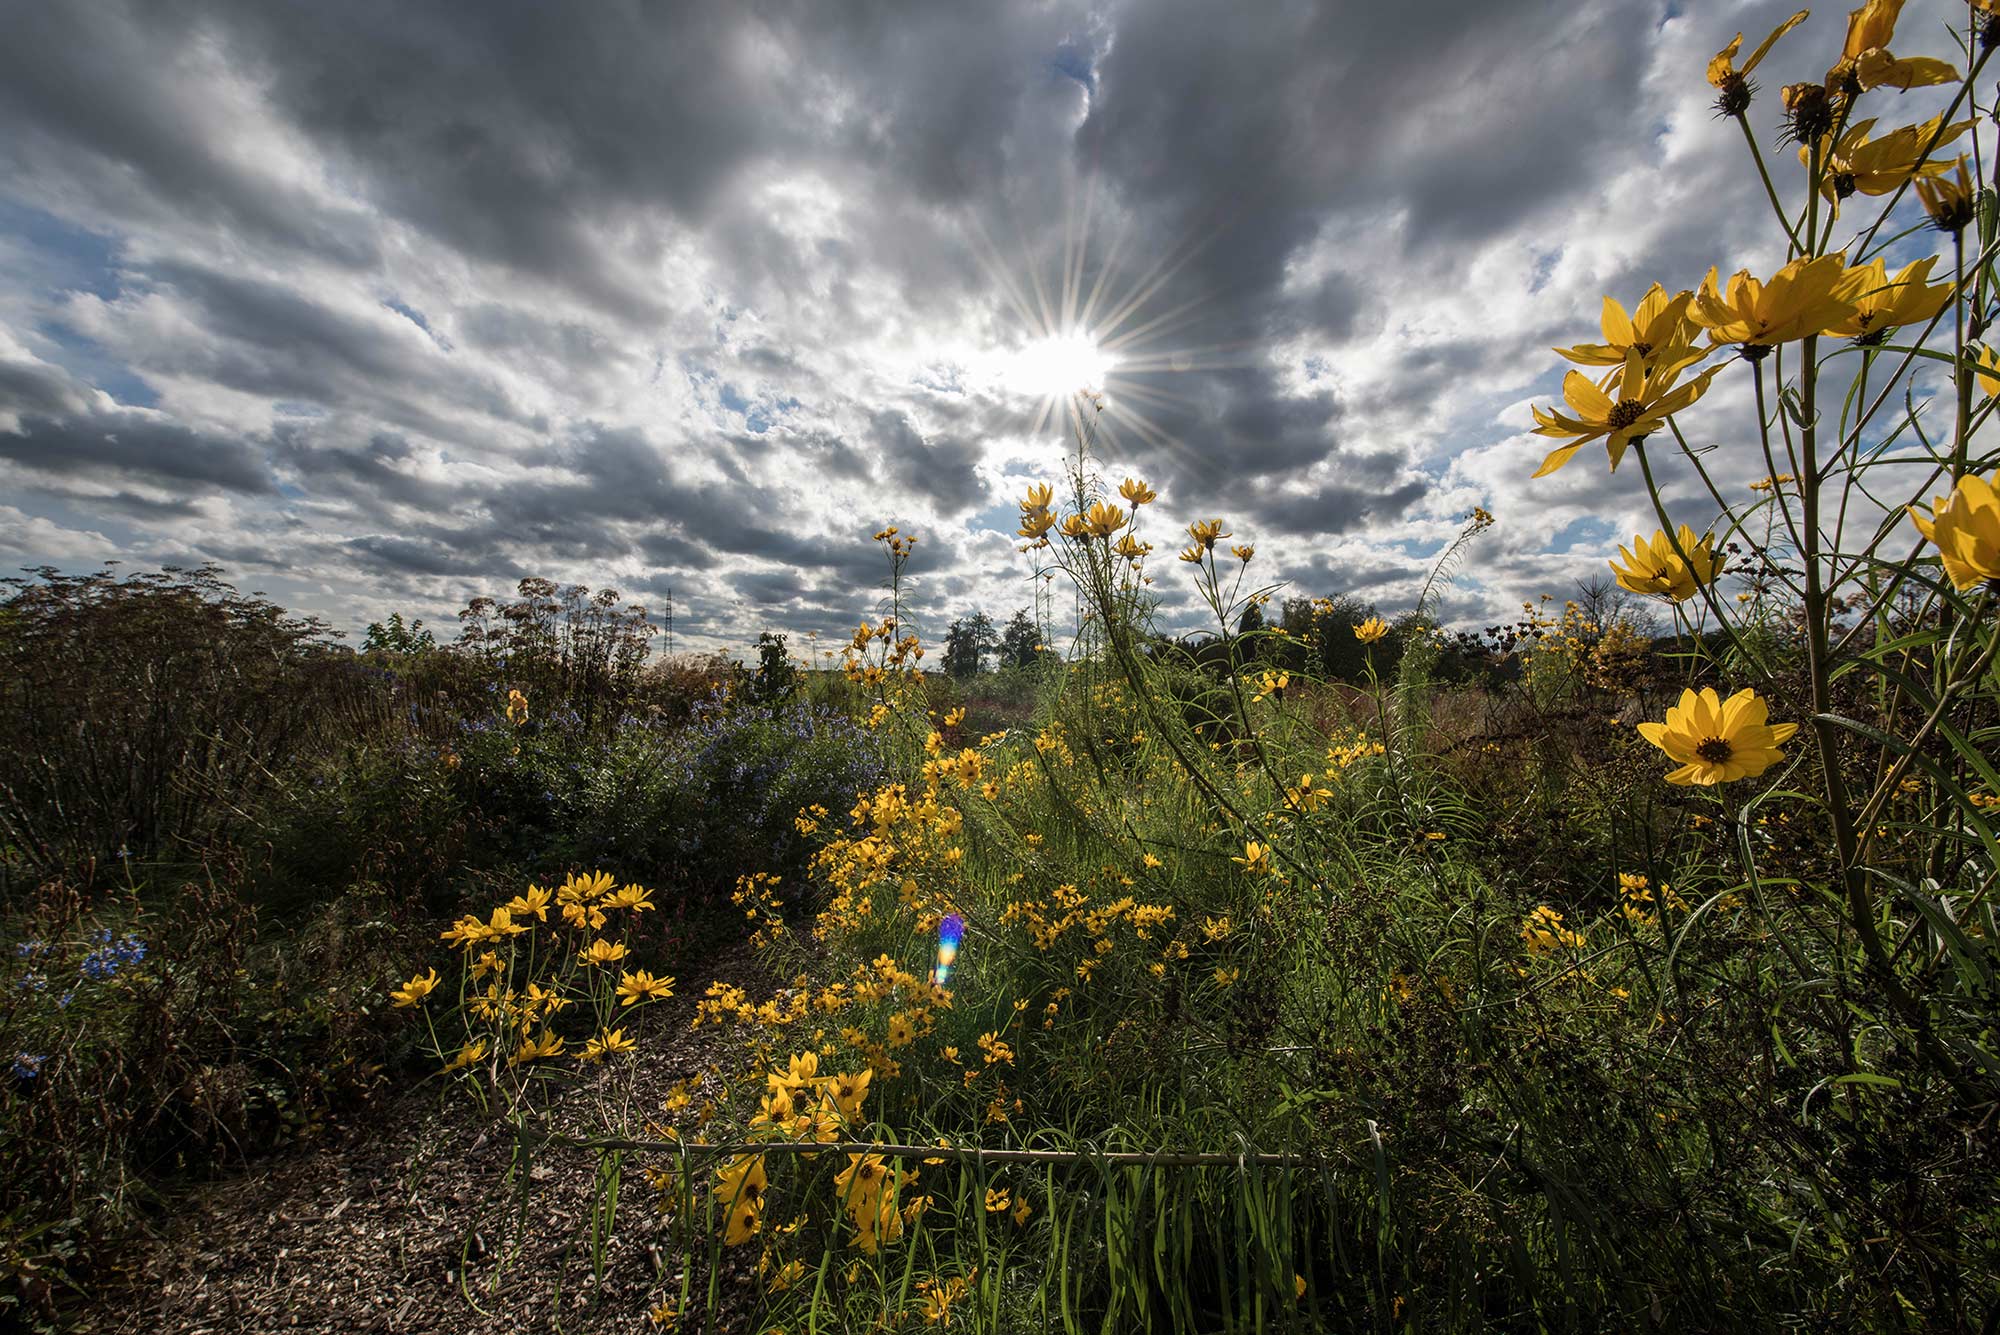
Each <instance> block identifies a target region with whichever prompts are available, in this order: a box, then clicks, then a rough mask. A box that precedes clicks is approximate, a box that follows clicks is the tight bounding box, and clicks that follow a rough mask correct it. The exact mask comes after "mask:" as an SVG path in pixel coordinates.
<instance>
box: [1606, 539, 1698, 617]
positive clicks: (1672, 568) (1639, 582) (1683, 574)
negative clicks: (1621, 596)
mask: <svg viewBox="0 0 2000 1335" xmlns="http://www.w3.org/2000/svg"><path fill="white" fill-rule="evenodd" d="M1675 537H1677V538H1678V539H1679V541H1680V551H1679V552H1676V551H1675V549H1674V539H1673V538H1669V537H1668V536H1667V534H1666V532H1665V531H1664V530H1662V531H1659V532H1656V533H1654V534H1653V536H1652V537H1651V538H1645V537H1640V536H1638V535H1636V534H1635V535H1633V538H1632V546H1631V548H1630V549H1629V550H1628V549H1627V548H1624V547H1620V548H1619V549H1618V555H1619V556H1621V557H1623V558H1624V561H1625V564H1624V565H1622V566H1621V565H1619V564H1618V562H1617V561H1612V562H1611V563H1610V565H1611V569H1612V572H1613V573H1614V574H1616V575H1617V577H1618V586H1619V587H1620V588H1624V589H1630V590H1631V591H1632V592H1634V593H1657V594H1661V595H1663V596H1665V597H1667V598H1670V599H1672V600H1673V601H1674V602H1677V603H1684V602H1686V601H1687V600H1688V599H1690V598H1692V597H1694V596H1695V594H1696V592H1698V591H1699V590H1700V589H1701V588H1703V587H1704V586H1706V585H1709V584H1713V583H1714V582H1715V578H1716V576H1717V575H1719V574H1720V573H1721V572H1722V566H1723V561H1722V558H1721V557H1719V556H1717V555H1716V554H1715V535H1714V534H1713V533H1705V534H1703V535H1702V536H1701V538H1700V540H1699V541H1697V540H1696V538H1695V536H1694V530H1693V529H1691V528H1689V527H1688V526H1687V525H1686V524H1682V525H1681V526H1680V528H1679V530H1678V531H1677V532H1676V534H1675ZM1681 553H1685V554H1686V559H1683V558H1682V555H1681Z"/></svg>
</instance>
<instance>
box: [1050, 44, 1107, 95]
mask: <svg viewBox="0 0 2000 1335" xmlns="http://www.w3.org/2000/svg"><path fill="white" fill-rule="evenodd" d="M1049 68H1050V69H1052V70H1054V71H1055V72H1056V73H1057V74H1060V75H1062V76H1063V77H1064V78H1065V79H1073V80H1075V81H1076V82H1077V83H1079V84H1081V85H1082V86H1083V89H1084V91H1086V92H1088V93H1092V94H1094V93H1096V92H1097V70H1096V69H1095V68H1094V67H1093V66H1092V64H1091V61H1090V53H1089V52H1088V51H1085V50H1084V49H1083V48H1082V47H1080V46H1076V45H1075V44H1073V43H1069V42H1065V43H1063V45H1061V46H1059V47H1057V48H1056V53H1055V54H1054V55H1053V56H1051V57H1049Z"/></svg>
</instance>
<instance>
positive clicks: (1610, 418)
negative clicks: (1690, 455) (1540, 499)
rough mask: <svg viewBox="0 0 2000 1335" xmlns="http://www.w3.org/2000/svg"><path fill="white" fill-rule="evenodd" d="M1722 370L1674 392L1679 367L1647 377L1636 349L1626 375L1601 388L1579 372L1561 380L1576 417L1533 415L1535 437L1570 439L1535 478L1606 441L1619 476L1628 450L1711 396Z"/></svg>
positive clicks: (1629, 355)
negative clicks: (1592, 444)
mask: <svg viewBox="0 0 2000 1335" xmlns="http://www.w3.org/2000/svg"><path fill="white" fill-rule="evenodd" d="M1710 337H1711V338H1712V337H1713V334H1711V335H1710ZM1721 369H1722V368H1721V367H1719V366H1711V367H1709V368H1708V369H1707V370H1706V371H1703V372H1702V373H1701V374H1700V375H1698V376H1696V377H1695V378H1694V379H1692V380H1690V381H1688V382H1687V383H1686V384H1685V385H1681V386H1679V387H1678V388H1675V387H1674V383H1673V382H1674V380H1675V379H1676V378H1677V377H1678V376H1679V374H1680V370H1681V367H1679V366H1677V365H1674V364H1672V363H1669V364H1668V365H1666V366H1662V367H1660V368H1658V369H1655V370H1651V371H1649V370H1647V368H1646V362H1645V359H1644V358H1643V357H1641V356H1640V355H1639V351H1638V349H1636V348H1634V349H1631V350H1630V351H1628V352H1627V353H1626V354H1625V366H1624V369H1623V370H1622V371H1613V372H1612V373H1611V374H1610V375H1609V376H1607V377H1606V378H1605V382H1604V385H1603V386H1602V387H1600V386H1599V385H1597V384H1595V383H1593V382H1592V381H1591V379H1590V377H1589V376H1586V375H1584V374H1583V373H1582V372H1581V371H1571V372H1570V373H1569V374H1568V375H1566V376H1564V377H1563V398H1564V400H1565V401H1567V402H1568V404H1569V406H1570V408H1571V409H1572V410H1573V411H1574V412H1575V413H1576V416H1574V417H1571V416H1568V415H1566V414H1564V413H1560V412H1557V411H1555V410H1554V409H1552V408H1551V409H1543V408H1540V407H1537V408H1535V409H1534V410H1533V411H1534V414H1535V434H1536V435H1538V436H1557V437H1570V438H1572V439H1571V440H1570V442H1569V443H1568V444H1566V445H1562V446H1559V447H1557V448H1556V449H1555V450H1552V451H1551V452H1550V453H1549V456H1548V457H1547V458H1546V459H1544V460H1542V466H1541V467H1540V468H1537V469H1536V470H1535V474H1534V475H1535V476H1536V477H1547V476H1548V475H1549V474H1550V473H1553V472H1555V471H1556V470H1557V469H1558V468H1561V467H1562V466H1563V465H1564V464H1566V463H1568V462H1569V461H1570V458H1571V456H1573V455H1574V454H1575V453H1576V452H1577V451H1578V450H1579V449H1581V448H1583V446H1585V445H1587V444H1588V443H1590V442H1591V441H1593V440H1599V439H1601V440H1603V442H1604V448H1605V451H1606V452H1607V453H1608V454H1609V455H1610V456H1611V469H1612V471H1613V472H1616V471H1617V469H1618V461H1619V460H1620V459H1623V458H1624V457H1625V447H1626V446H1627V445H1630V444H1631V443H1632V442H1633V441H1635V440H1643V439H1644V438H1645V437H1647V436H1649V435H1651V434H1652V433H1653V432H1655V431H1657V430H1659V429H1660V427H1661V425H1662V424H1664V423H1665V421H1666V419H1667V418H1669V417H1671V416H1673V415H1674V414H1675V413H1677V412H1679V411H1680V410H1681V409H1683V408H1685V407H1687V406H1688V405H1689V404H1691V403H1693V402H1694V401H1695V400H1696V399H1699V398H1700V397H1701V396H1702V395H1703V394H1705V393H1707V392H1708V382H1709V381H1710V380H1712V379H1714V378H1715V375H1716V373H1717V372H1718V371H1720V370H1721ZM1614 381H1615V382H1616V383H1617V386H1618V397H1617V399H1616V400H1614V399H1612V397H1611V396H1610V395H1609V394H1607V393H1606V392H1605V390H1606V389H1607V388H1609V387H1610V386H1611V384H1612V383H1613V382H1614Z"/></svg>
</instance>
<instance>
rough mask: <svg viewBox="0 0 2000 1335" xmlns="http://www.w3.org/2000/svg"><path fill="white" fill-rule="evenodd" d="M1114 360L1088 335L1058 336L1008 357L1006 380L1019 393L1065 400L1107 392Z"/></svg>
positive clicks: (1005, 369)
mask: <svg viewBox="0 0 2000 1335" xmlns="http://www.w3.org/2000/svg"><path fill="white" fill-rule="evenodd" d="M1113 360H1114V359H1113V358H1112V357H1110V356H1109V355H1108V354H1106V353H1105V352H1104V350H1103V349H1102V348H1100V347H1098V346H1097V340H1096V339H1094V338H1092V337H1090V335H1088V334H1085V333H1081V332H1078V333H1068V334H1056V335H1052V336H1051V337H1048V338H1039V339H1036V340H1035V341H1034V342H1032V343H1030V344H1028V345H1027V346H1026V347H1024V348H1022V349H1021V350H1020V351H1019V352H1017V353H1015V354H1013V355H1012V356H1011V357H1010V358H1008V361H1007V365H1006V367H1005V368H1004V370H1003V373H1002V379H1004V380H1005V381H1006V383H1007V386H1008V387H1009V388H1010V389H1013V390H1014V391H1016V392H1017V393H1021V394H1026V395H1030V396H1033V397H1035V398H1055V399H1062V398H1067V397H1069V396H1070V395H1072V394H1085V393H1095V392H1099V391H1101V390H1103V388H1104V381H1105V378H1106V377H1107V376H1108V375H1110V373H1111V368H1112V365H1113Z"/></svg>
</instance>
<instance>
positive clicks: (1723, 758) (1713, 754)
mask: <svg viewBox="0 0 2000 1335" xmlns="http://www.w3.org/2000/svg"><path fill="white" fill-rule="evenodd" d="M1694 753H1695V754H1696V755H1698V756H1700V757H1701V758H1702V759H1703V760H1706V761H1707V762H1708V763H1709V764H1711V765H1726V764H1728V763H1729V757H1731V756H1733V755H1735V754H1736V751H1735V748H1733V747H1731V746H1730V745H1729V743H1728V742H1726V741H1724V740H1723V739H1722V738H1720V737H1711V738H1709V739H1708V740H1707V741H1705V742H1703V743H1702V744H1701V745H1700V746H1697V747H1696V748H1695V749H1694Z"/></svg>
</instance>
